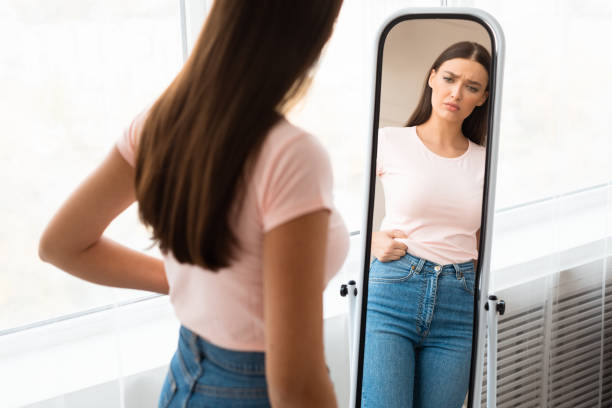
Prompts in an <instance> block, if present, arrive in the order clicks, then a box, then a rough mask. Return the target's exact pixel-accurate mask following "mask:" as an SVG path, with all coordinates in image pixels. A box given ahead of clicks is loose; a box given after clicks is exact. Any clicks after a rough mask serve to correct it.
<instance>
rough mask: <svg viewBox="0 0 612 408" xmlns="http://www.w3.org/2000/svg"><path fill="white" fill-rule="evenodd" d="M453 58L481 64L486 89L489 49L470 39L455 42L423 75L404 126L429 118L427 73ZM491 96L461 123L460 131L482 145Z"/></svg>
mask: <svg viewBox="0 0 612 408" xmlns="http://www.w3.org/2000/svg"><path fill="white" fill-rule="evenodd" d="M454 58H462V59H468V60H472V61H476V62H478V63H479V64H480V65H482V66H483V67H484V68H485V70H486V71H487V74H488V76H489V80H488V82H487V86H486V88H485V91H488V90H489V88H490V83H491V72H490V71H491V54H489V51H487V49H486V48H485V47H483V46H482V45H480V44H478V43H475V42H470V41H462V42H458V43H455V44H453V45H451V46H450V47H448V48H447V49H445V50H444V51H443V52H442V54H440V56H438V58H436V60H435V61H434V63H433V64H432V66H431V68H429V70H428V71H427V75H426V76H425V84H424V86H423V92H422V93H421V98H420V99H419V102H418V104H417V106H416V108H415V109H414V112H413V113H412V115H411V116H410V119H408V122H406V125H405V126H406V127H411V126H417V125H421V124H423V123H425V122H427V120H429V118H430V116H431V112H432V107H431V93H432V91H431V87H430V86H429V84H428V80H429V75H430V74H431V71H432V70H435V71H436V72H437V71H438V69H439V68H440V66H441V65H442V64H443V63H444V62H445V61H448V60H451V59H454ZM490 99H491V98H487V100H486V101H485V103H483V104H482V105H481V106H476V107H475V108H474V110H473V111H472V113H471V114H470V115H469V116H468V117H467V118H465V119H464V120H463V124H462V125H461V131H462V132H463V134H464V135H465V137H467V138H468V139H470V140H471V141H472V142H474V143H476V144H479V145H481V146H484V145H485V143H486V138H487V118H488V116H489V100H490Z"/></svg>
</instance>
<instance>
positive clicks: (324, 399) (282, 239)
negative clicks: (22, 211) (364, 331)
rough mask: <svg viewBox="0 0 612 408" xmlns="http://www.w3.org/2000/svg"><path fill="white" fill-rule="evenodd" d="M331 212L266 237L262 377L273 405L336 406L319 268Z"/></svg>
mask: <svg viewBox="0 0 612 408" xmlns="http://www.w3.org/2000/svg"><path fill="white" fill-rule="evenodd" d="M328 223H329V212H328V211H326V210H320V211H316V212H313V213H310V214H307V215H304V216H301V217H298V218H295V219H293V220H291V221H289V222H287V223H285V224H282V225H280V226H278V227H276V228H273V229H272V230H270V231H269V232H267V233H266V234H265V236H264V243H263V254H264V255H263V256H264V258H263V278H264V316H265V322H266V323H265V324H266V378H267V381H268V391H269V396H270V401H271V403H272V406H275V407H321V408H325V407H336V406H337V405H336V398H335V395H334V390H333V386H332V383H331V381H330V379H329V376H328V373H327V368H326V366H325V356H324V353H323V294H322V292H323V289H324V286H325V285H324V277H323V268H324V262H325V248H326V246H327V228H328Z"/></svg>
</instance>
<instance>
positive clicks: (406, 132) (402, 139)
mask: <svg viewBox="0 0 612 408" xmlns="http://www.w3.org/2000/svg"><path fill="white" fill-rule="evenodd" d="M415 140H416V130H415V128H414V126H411V127H391V126H389V127H383V128H380V129H378V144H379V145H382V146H397V144H398V143H401V144H406V143H411V142H414V141H415Z"/></svg>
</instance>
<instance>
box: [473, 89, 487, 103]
mask: <svg viewBox="0 0 612 408" xmlns="http://www.w3.org/2000/svg"><path fill="white" fill-rule="evenodd" d="M488 97H489V91H485V92H484V93H483V94H482V97H481V98H480V100H479V101H478V103H477V104H476V106H482V105H483V104H484V103H485V102H486V101H487V98H488Z"/></svg>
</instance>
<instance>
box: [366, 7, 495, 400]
mask: <svg viewBox="0 0 612 408" xmlns="http://www.w3.org/2000/svg"><path fill="white" fill-rule="evenodd" d="M434 17H435V18H434ZM495 45H496V44H495V38H494V36H493V35H492V33H491V30H490V29H489V28H487V26H486V25H485V24H483V23H482V22H481V21H480V20H479V19H478V18H470V17H469V16H462V15H451V14H447V15H441V16H431V15H429V16H426V15H420V16H419V15H410V16H400V17H398V18H396V19H394V20H393V21H391V22H390V23H389V24H388V25H387V26H386V28H385V29H384V30H383V31H382V34H381V37H380V42H379V49H378V61H377V73H376V75H377V81H376V92H375V96H376V100H375V102H374V107H375V110H376V111H375V112H374V126H373V134H372V150H373V152H375V155H373V156H372V162H371V166H372V167H371V169H370V170H371V181H370V197H369V207H368V225H367V228H368V230H367V231H364V232H365V233H366V234H367V235H366V236H367V238H366V239H367V240H368V244H367V245H366V246H365V247H366V253H365V257H366V262H367V264H365V265H367V267H366V269H367V270H365V271H364V282H363V286H364V288H363V290H364V294H363V303H362V308H361V335H360V359H359V369H358V376H359V379H358V393H357V396H358V397H357V398H358V400H357V404H356V405H357V406H359V405H360V406H362V407H368V408H371V407H385V408H393V407H402V408H406V407H415V408H442V407H444V408H460V407H461V406H462V405H463V404H466V405H468V399H469V398H468V394H469V390H470V382H471V381H470V376H471V370H473V369H474V365H475V364H473V360H474V358H473V357H474V353H472V349H473V344H474V343H475V342H474V335H475V334H476V333H477V330H476V328H477V326H478V325H477V324H476V321H477V314H478V313H477V309H476V307H477V306H478V301H477V299H476V294H477V293H478V289H479V280H480V279H483V273H481V271H482V268H481V267H480V266H479V262H480V261H479V259H480V258H479V251H480V250H481V248H482V246H481V232H482V229H483V220H486V217H485V216H483V214H484V212H486V197H487V196H486V194H485V192H486V191H487V177H488V174H487V170H488V169H489V167H488V164H489V163H488V159H487V157H488V153H489V152H490V149H488V148H487V146H488V145H489V143H490V135H491V129H492V128H491V126H492V118H493V116H494V115H493V112H492V110H493V108H494V107H495V104H494V102H493V101H494V98H495V97H496V95H495V92H494V88H495V87H494V81H495ZM489 158H490V156H489ZM485 222H486V221H485ZM472 383H473V380H472Z"/></svg>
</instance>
